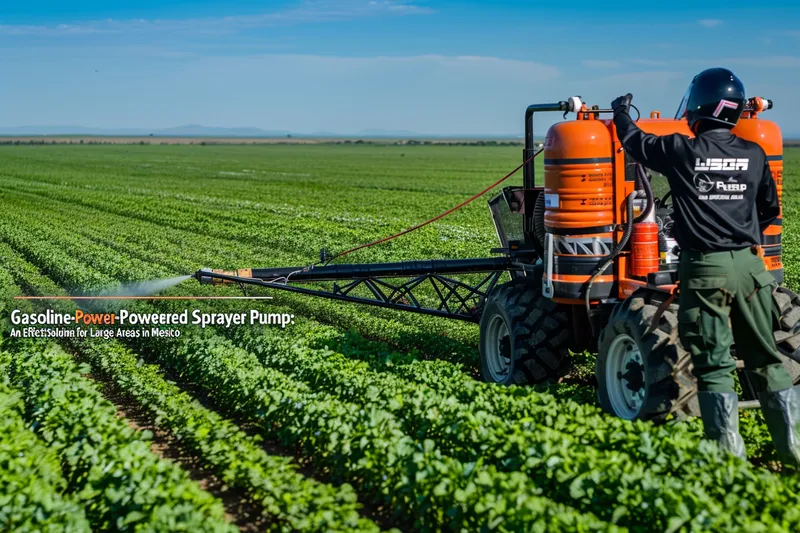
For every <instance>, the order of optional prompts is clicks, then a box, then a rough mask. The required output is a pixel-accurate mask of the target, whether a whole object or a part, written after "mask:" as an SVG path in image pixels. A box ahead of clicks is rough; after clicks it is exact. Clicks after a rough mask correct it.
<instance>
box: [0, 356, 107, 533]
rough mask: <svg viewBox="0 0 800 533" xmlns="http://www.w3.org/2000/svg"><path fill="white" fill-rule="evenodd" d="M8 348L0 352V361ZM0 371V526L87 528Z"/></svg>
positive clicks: (18, 396)
mask: <svg viewBox="0 0 800 533" xmlns="http://www.w3.org/2000/svg"><path fill="white" fill-rule="evenodd" d="M9 357H10V354H6V353H3V352H0V361H4V360H7V359H8V358H9ZM3 378H4V376H3V375H2V374H0V435H2V438H0V529H2V530H3V531H19V532H28V531H31V532H32V531H59V530H60V531H74V532H83V531H86V532H88V531H91V528H90V527H89V521H88V520H87V519H86V516H85V515H84V512H83V508H82V507H81V506H80V505H79V504H77V503H76V502H75V501H73V499H72V498H70V497H69V496H65V495H64V491H65V488H66V485H67V482H66V480H65V479H64V478H63V476H62V475H61V464H60V463H59V461H58V457H57V456H56V455H55V454H54V453H53V451H52V450H49V449H48V448H47V447H46V446H45V445H44V443H43V442H42V441H41V440H39V439H38V437H36V435H35V434H34V433H33V432H32V431H30V430H29V429H28V428H27V424H26V423H25V420H24V419H23V417H22V415H23V411H24V404H23V402H22V401H21V396H22V395H21V393H20V392H18V391H15V390H14V389H12V388H10V387H9V386H8V385H7V384H6V383H5V382H4V381H5V380H4V379H3Z"/></svg>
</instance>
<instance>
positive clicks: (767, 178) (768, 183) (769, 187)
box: [756, 161, 780, 233]
mask: <svg viewBox="0 0 800 533" xmlns="http://www.w3.org/2000/svg"><path fill="white" fill-rule="evenodd" d="M756 211H757V212H758V225H759V227H760V228H761V232H762V233H763V232H764V230H765V229H767V227H769V225H770V224H772V223H773V222H774V221H775V219H776V218H778V215H779V214H780V206H779V205H778V187H777V186H776V185H775V180H774V179H772V172H771V171H770V169H769V163H768V162H766V161H764V173H763V175H762V177H761V183H760V184H759V187H758V195H757V196H756Z"/></svg>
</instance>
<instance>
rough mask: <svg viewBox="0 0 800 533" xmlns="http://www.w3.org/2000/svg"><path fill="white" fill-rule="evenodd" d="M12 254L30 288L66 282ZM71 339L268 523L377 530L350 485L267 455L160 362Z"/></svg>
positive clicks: (48, 288) (55, 290)
mask: <svg viewBox="0 0 800 533" xmlns="http://www.w3.org/2000/svg"><path fill="white" fill-rule="evenodd" d="M0 251H2V246H0ZM10 259H11V260H10V261H9V263H10V266H13V267H14V268H16V269H17V271H18V272H19V273H20V275H21V276H22V277H23V279H24V281H25V283H26V284H27V285H28V286H29V287H31V286H36V287H37V288H38V289H39V290H43V291H45V292H47V293H48V294H51V295H53V294H61V292H62V291H61V290H60V287H58V286H57V285H55V284H54V283H52V282H51V281H50V280H49V279H47V278H44V277H42V276H39V275H37V274H36V272H35V270H33V269H32V268H31V267H30V265H27V264H26V263H25V262H24V261H21V260H20V259H19V258H16V257H14V258H10ZM0 272H2V269H0ZM59 304H60V305H59ZM50 308H51V309H54V310H56V311H58V312H64V313H69V312H72V311H74V309H75V306H74V305H73V304H72V303H68V302H56V305H50ZM64 343H65V344H66V345H68V346H69V347H70V348H71V349H72V350H75V351H76V352H79V353H80V354H81V355H82V356H83V357H85V358H87V359H88V361H89V362H90V363H91V365H92V369H93V371H95V372H97V373H102V374H104V375H107V376H111V377H112V378H113V379H114V381H115V383H116V384H117V386H119V387H120V389H121V390H123V391H124V392H126V393H127V394H130V395H131V396H132V397H134V398H135V399H136V400H137V402H138V403H139V404H141V405H142V406H144V407H145V408H146V409H147V410H149V411H150V412H151V413H152V415H153V416H154V417H155V418H156V420H157V423H158V425H159V426H162V427H166V428H168V429H169V430H170V431H171V432H172V434H173V435H174V436H175V437H177V438H178V439H179V440H180V441H181V442H182V443H184V444H185V445H188V446H190V447H191V448H192V449H193V450H194V451H195V452H197V453H198V454H199V455H200V457H201V459H202V460H203V462H204V464H205V465H206V466H207V467H209V468H211V469H212V470H213V471H214V473H215V474H216V475H217V476H218V477H219V478H220V479H221V480H222V481H224V482H225V483H226V484H227V485H229V486H232V487H237V488H241V489H242V490H244V491H246V492H247V493H248V496H249V498H250V499H251V500H252V501H253V502H255V503H257V504H258V506H259V507H260V508H262V509H263V511H264V516H263V518H264V519H265V520H266V521H267V526H266V527H267V528H268V529H270V530H281V531H320V530H323V529H327V530H330V531H364V532H369V531H378V528H377V526H375V524H373V523H371V522H370V521H369V520H366V519H364V518H361V517H360V516H359V514H358V509H359V505H358V503H357V500H356V495H355V492H354V491H353V490H352V488H351V487H350V486H348V485H343V486H341V487H339V488H338V489H337V488H334V487H331V486H330V485H325V484H321V483H318V482H316V481H314V480H312V479H309V478H306V477H304V476H302V475H301V474H299V473H298V472H297V470H296V466H295V465H294V464H293V463H292V462H291V461H290V460H289V459H288V458H285V457H279V456H272V455H268V454H267V453H266V452H265V451H264V450H263V448H262V447H261V446H260V442H259V441H260V439H258V438H255V437H250V436H248V435H247V434H245V433H244V432H242V431H241V430H240V429H239V428H238V427H236V425H235V424H233V423H231V422H230V421H228V420H225V419H224V418H222V417H220V416H219V415H218V414H217V413H215V412H213V411H210V410H208V409H206V408H204V407H203V406H202V405H200V404H199V403H198V402H197V401H196V400H194V399H193V398H192V397H191V396H189V395H188V394H187V393H185V392H183V391H182V390H181V389H180V388H179V387H177V386H176V385H174V384H172V383H170V382H168V381H166V380H165V379H164V377H163V376H162V375H161V373H160V372H159V371H158V367H156V366H154V365H147V364H143V363H142V361H141V360H140V359H139V358H138V357H137V356H136V355H135V354H134V353H133V352H131V351H130V350H128V349H126V348H125V347H124V346H122V345H121V344H120V343H119V342H117V341H116V340H113V339H109V340H105V341H96V340H92V339H82V338H77V337H76V338H66V339H65V340H64Z"/></svg>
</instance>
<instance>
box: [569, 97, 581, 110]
mask: <svg viewBox="0 0 800 533" xmlns="http://www.w3.org/2000/svg"><path fill="white" fill-rule="evenodd" d="M567 107H568V110H569V111H573V112H575V113H577V112H578V111H580V110H581V109H582V108H583V101H582V100H581V97H580V96H570V97H569V99H568V100H567Z"/></svg>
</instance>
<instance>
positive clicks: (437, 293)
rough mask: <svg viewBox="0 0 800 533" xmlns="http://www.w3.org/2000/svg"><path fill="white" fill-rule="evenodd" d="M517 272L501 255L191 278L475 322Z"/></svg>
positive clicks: (219, 273) (210, 273)
mask: <svg viewBox="0 0 800 533" xmlns="http://www.w3.org/2000/svg"><path fill="white" fill-rule="evenodd" d="M523 268H524V267H523V266H522V265H521V264H519V263H517V262H516V260H515V259H513V258H512V257H509V256H504V257H486V258H478V259H439V260H429V261H405V262H398V263H377V264H347V265H331V266H322V267H287V268H256V269H239V270H233V271H224V270H211V269H201V270H198V271H197V272H196V273H195V274H194V276H193V277H194V278H195V279H197V280H198V281H199V282H200V283H203V284H222V283H235V284H239V285H240V286H241V287H242V288H244V287H245V286H246V285H254V286H259V287H268V288H272V289H279V290H285V291H291V292H297V293H301V294H307V295H311V296H321V297H323V298H331V299H334V300H343V301H348V302H355V303H361V304H367V305H374V306H378V307H385V308H390V309H400V310H405V311H412V312H417V313H422V314H427V315H433V316H439V317H445V318H453V319H457V320H464V321H468V322H477V321H479V320H480V309H481V307H482V305H483V301H484V300H485V298H486V296H487V295H488V294H489V292H490V291H491V290H492V289H493V288H494V286H495V285H496V284H497V282H498V280H499V279H500V276H501V275H502V273H503V272H507V271H517V270H523ZM459 274H461V275H463V274H482V275H481V276H478V277H479V279H477V281H476V280H474V279H473V281H472V282H469V281H464V280H458V279H455V278H454V277H452V276H453V275H459ZM325 281H333V286H332V287H314V288H311V287H298V286H296V285H294V284H295V283H313V282H325ZM340 282H342V283H341V284H340ZM423 286H428V287H430V288H432V289H433V290H432V291H428V292H429V294H427V295H420V294H419V292H421V291H417V290H418V289H420V288H421V287H423ZM415 291H417V293H416V294H415ZM359 292H360V293H361V294H359ZM431 294H432V295H433V296H431ZM426 297H427V298H426ZM431 300H432V301H433V303H430V302H431Z"/></svg>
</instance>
